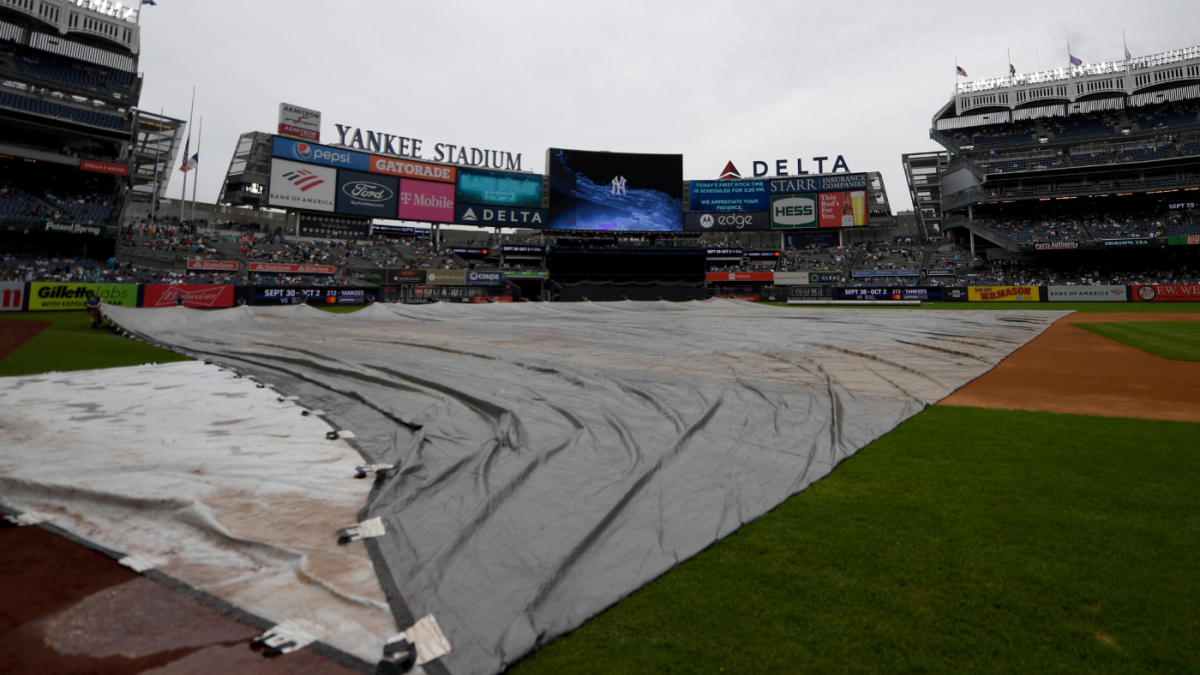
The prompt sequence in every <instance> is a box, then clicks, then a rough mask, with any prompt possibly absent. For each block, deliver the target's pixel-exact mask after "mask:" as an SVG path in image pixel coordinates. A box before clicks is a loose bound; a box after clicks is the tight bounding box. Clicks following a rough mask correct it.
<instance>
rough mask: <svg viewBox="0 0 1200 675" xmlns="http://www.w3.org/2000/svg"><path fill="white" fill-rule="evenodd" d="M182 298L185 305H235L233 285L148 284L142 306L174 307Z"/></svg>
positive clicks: (203, 306)
mask: <svg viewBox="0 0 1200 675" xmlns="http://www.w3.org/2000/svg"><path fill="white" fill-rule="evenodd" d="M180 298H182V299H183V306H184V307H197V308H212V307H233V286H182V285H166V284H147V285H146V290H145V295H144V297H143V300H142V306H143V307H174V306H175V305H177V304H179V299H180Z"/></svg>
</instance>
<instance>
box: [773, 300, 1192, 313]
mask: <svg viewBox="0 0 1200 675" xmlns="http://www.w3.org/2000/svg"><path fill="white" fill-rule="evenodd" d="M762 304H764V305H775V306H777V307H803V308H804V309H830V310H839V309H846V308H847V307H853V306H854V301H853V300H847V301H846V303H845V304H842V305H789V304H787V303H786V302H764V303H762ZM864 309H891V310H896V311H903V310H906V309H925V310H981V309H985V310H992V309H998V310H1004V309H1011V310H1024V311H1029V310H1037V311H1045V312H1066V311H1074V312H1079V313H1081V314H1090V313H1105V312H1114V313H1135V314H1140V313H1147V314H1171V313H1183V312H1196V313H1200V302H926V303H924V304H922V305H921V306H920V307H889V306H887V305H880V306H872V307H867V306H864Z"/></svg>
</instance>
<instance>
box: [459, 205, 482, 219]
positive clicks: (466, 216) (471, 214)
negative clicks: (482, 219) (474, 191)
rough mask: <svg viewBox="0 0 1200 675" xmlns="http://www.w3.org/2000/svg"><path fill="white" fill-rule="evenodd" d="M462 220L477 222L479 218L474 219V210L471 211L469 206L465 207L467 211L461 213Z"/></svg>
mask: <svg viewBox="0 0 1200 675" xmlns="http://www.w3.org/2000/svg"><path fill="white" fill-rule="evenodd" d="M462 219H463V220H479V218H477V217H475V209H473V208H471V207H469V206H468V207H467V210H466V211H464V212H463V217H462Z"/></svg>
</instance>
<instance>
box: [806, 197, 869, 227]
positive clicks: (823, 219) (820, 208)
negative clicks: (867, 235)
mask: <svg viewBox="0 0 1200 675" xmlns="http://www.w3.org/2000/svg"><path fill="white" fill-rule="evenodd" d="M817 222H818V225H819V226H820V227H856V226H859V227H860V226H863V225H866V224H867V193H866V192H862V191H857V192H822V193H820V194H818V195H817Z"/></svg>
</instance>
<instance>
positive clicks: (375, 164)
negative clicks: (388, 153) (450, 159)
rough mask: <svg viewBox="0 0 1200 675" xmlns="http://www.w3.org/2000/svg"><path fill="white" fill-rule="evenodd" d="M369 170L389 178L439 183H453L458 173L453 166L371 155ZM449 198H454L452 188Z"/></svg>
mask: <svg viewBox="0 0 1200 675" xmlns="http://www.w3.org/2000/svg"><path fill="white" fill-rule="evenodd" d="M370 170H371V173H386V174H388V175H391V176H400V177H402V178H420V179H421V180H431V181H435V182H439V183H453V182H454V181H455V175H456V174H457V172H458V169H457V168H456V167H453V166H443V165H441V164H429V163H427V162H414V161H413V160H411V159H400V158H398V157H382V156H380V155H371V165H370ZM450 196H451V197H453V196H454V188H450Z"/></svg>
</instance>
